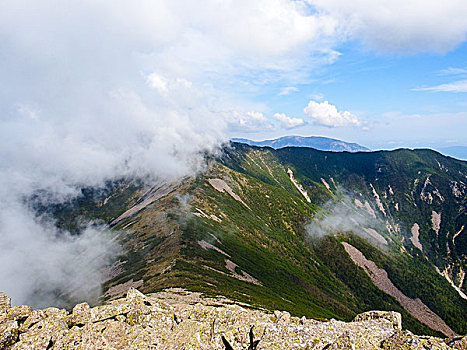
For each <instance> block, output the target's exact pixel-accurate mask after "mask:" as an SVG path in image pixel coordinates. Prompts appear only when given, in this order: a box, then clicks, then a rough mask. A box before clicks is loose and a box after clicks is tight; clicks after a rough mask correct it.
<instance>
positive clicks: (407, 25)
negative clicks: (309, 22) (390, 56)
mask: <svg viewBox="0 0 467 350" xmlns="http://www.w3.org/2000/svg"><path fill="white" fill-rule="evenodd" d="M309 3H311V4H313V5H314V6H316V8H318V9H319V10H320V11H323V12H325V13H327V14H328V15H330V16H331V17H333V18H334V19H336V21H337V22H338V23H339V28H340V32H341V33H342V34H343V35H346V36H347V37H349V38H353V39H360V40H362V41H363V42H364V43H365V44H367V45H369V46H370V47H372V48H374V49H376V50H379V51H383V52H402V53H415V52H427V51H432V52H440V53H444V52H447V51H449V50H451V49H453V48H454V47H456V46H457V45H459V44H461V43H462V42H464V41H465V40H466V39H467V21H466V20H465V14H466V13H467V2H465V1H463V0H446V1H442V2H441V1H435V0H411V1H407V0H378V1H374V0H355V1H342V0H309Z"/></svg>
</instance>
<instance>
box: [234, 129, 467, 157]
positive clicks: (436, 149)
mask: <svg viewBox="0 0 467 350" xmlns="http://www.w3.org/2000/svg"><path fill="white" fill-rule="evenodd" d="M286 137H303V138H309V137H318V138H325V139H332V140H336V141H342V142H345V143H351V144H357V145H359V146H362V147H366V148H368V149H369V150H370V152H377V151H394V150H398V149H410V150H417V149H429V150H434V151H437V152H439V153H442V154H444V155H447V156H450V155H449V154H445V153H444V152H443V151H441V150H445V151H446V150H448V149H452V148H462V149H464V148H465V149H466V150H467V146H464V145H452V146H445V147H438V148H435V147H429V146H426V147H424V146H419V147H406V146H397V147H392V148H391V147H388V148H376V149H373V148H370V147H368V146H367V145H364V144H361V143H359V142H358V141H349V140H342V139H337V138H334V137H328V136H322V135H297V134H284V135H282V136H278V137H275V138H265V139H252V138H248V137H236V136H234V137H231V138H230V139H229V140H230V141H232V140H235V139H241V140H248V141H253V142H266V141H274V140H278V139H282V138H286ZM291 147H293V146H291ZM459 159H460V160H467V159H465V157H464V158H459Z"/></svg>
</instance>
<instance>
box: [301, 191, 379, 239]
mask: <svg viewBox="0 0 467 350" xmlns="http://www.w3.org/2000/svg"><path fill="white" fill-rule="evenodd" d="M339 192H340V193H339V195H338V197H337V198H335V199H331V200H329V201H328V202H326V203H325V204H324V205H323V206H322V207H321V209H320V210H319V211H318V212H317V213H316V214H315V216H314V217H313V219H312V221H311V222H310V223H309V224H308V225H307V227H306V229H307V233H308V235H309V238H310V239H312V240H314V239H321V238H323V237H325V236H328V235H333V234H337V233H346V232H352V233H354V234H356V235H358V236H360V237H362V238H364V239H366V240H368V241H370V242H372V243H373V244H375V245H377V246H379V247H381V248H384V247H387V244H388V239H387V238H386V237H385V236H386V234H387V228H386V221H385V220H384V219H383V217H382V216H381V215H380V214H379V213H378V212H377V211H376V209H375V208H373V207H372V206H371V204H370V203H368V201H366V200H365V199H364V198H363V197H360V196H357V195H352V194H351V193H350V192H348V191H346V190H345V189H342V188H341V189H339ZM356 201H357V202H356ZM360 201H363V202H366V203H368V204H366V203H365V204H366V206H365V205H364V206H360V205H356V203H359V204H360V203H361V202H360Z"/></svg>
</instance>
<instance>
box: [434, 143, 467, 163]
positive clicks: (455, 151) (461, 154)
mask: <svg viewBox="0 0 467 350" xmlns="http://www.w3.org/2000/svg"><path fill="white" fill-rule="evenodd" d="M438 151H439V152H441V153H442V154H444V155H446V156H450V157H454V158H457V159H462V160H467V146H451V147H442V148H438Z"/></svg>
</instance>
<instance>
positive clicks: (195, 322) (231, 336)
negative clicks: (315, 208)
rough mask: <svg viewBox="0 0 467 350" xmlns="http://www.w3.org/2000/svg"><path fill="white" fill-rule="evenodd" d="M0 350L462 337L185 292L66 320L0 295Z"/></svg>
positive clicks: (395, 316) (365, 344)
mask: <svg viewBox="0 0 467 350" xmlns="http://www.w3.org/2000/svg"><path fill="white" fill-rule="evenodd" d="M0 349H206V350H207V349H235V350H237V349H238V350H240V349H245V350H246V349H248V350H254V349H257V350H260V349H467V337H456V338H448V339H440V338H435V337H428V336H416V335H414V334H412V333H411V332H409V331H407V330H402V329H401V316H400V314H399V313H397V312H384V311H369V312H366V313H363V314H359V315H358V316H357V317H356V318H355V319H354V321H353V322H341V321H336V320H333V319H332V320H329V321H318V320H313V319H306V318H304V317H302V318H297V317H291V316H290V314H289V313H287V312H280V311H275V312H273V313H271V312H268V311H266V310H258V309H252V308H251V307H249V306H248V305H246V304H242V303H238V302H233V301H231V300H228V299H225V298H222V297H217V298H207V297H202V296H201V295H200V294H199V293H192V292H188V291H186V290H183V289H168V290H165V291H163V292H159V293H156V294H151V295H144V294H142V293H140V292H139V291H137V290H136V289H130V290H129V291H128V293H127V296H126V298H122V299H117V300H114V301H111V302H109V303H108V304H106V305H101V306H96V307H93V308H91V307H90V306H89V305H88V304H86V303H82V304H78V305H76V306H75V307H74V308H73V310H72V311H71V312H68V311H66V310H63V309H57V308H47V309H43V310H33V309H32V308H30V307H28V306H24V305H22V306H13V307H12V306H11V305H10V298H9V297H8V296H7V295H6V294H3V293H0Z"/></svg>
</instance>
